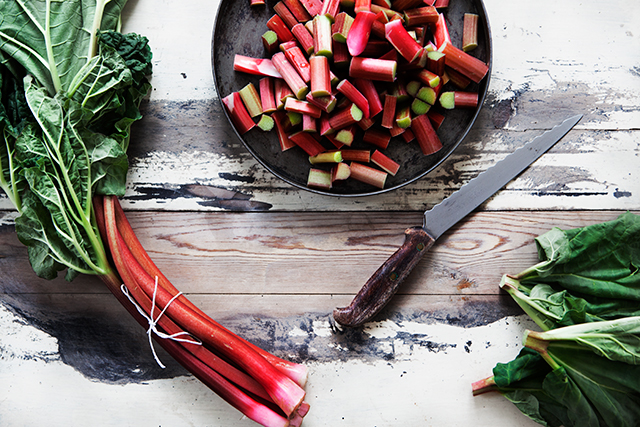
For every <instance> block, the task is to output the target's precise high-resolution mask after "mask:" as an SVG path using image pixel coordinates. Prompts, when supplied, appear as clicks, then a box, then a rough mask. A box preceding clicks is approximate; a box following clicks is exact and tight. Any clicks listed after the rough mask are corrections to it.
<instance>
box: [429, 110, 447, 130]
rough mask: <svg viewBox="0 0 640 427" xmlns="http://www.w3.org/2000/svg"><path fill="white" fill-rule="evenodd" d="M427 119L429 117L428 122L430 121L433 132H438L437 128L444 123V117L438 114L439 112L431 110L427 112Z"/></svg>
mask: <svg viewBox="0 0 640 427" xmlns="http://www.w3.org/2000/svg"><path fill="white" fill-rule="evenodd" d="M427 117H429V120H430V121H431V124H432V125H433V128H434V129H435V130H438V128H439V127H440V125H441V124H442V122H443V121H444V118H445V115H444V114H442V113H440V112H439V111H436V110H433V109H432V110H429V112H428V113H427Z"/></svg>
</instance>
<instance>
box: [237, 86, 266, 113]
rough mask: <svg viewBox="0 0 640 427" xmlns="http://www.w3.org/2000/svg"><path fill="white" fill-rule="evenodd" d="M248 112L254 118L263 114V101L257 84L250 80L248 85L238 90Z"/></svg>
mask: <svg viewBox="0 0 640 427" xmlns="http://www.w3.org/2000/svg"><path fill="white" fill-rule="evenodd" d="M238 93H239V94H240V97H241V98H242V102H243V103H244V106H245V107H246V108H247V112H248V113H249V115H250V116H251V117H252V118H253V117H256V116H259V115H260V114H262V112H263V111H262V102H260V94H259V93H258V90H257V89H256V87H255V85H254V84H253V83H251V82H249V83H248V84H247V85H246V86H244V87H243V88H242V89H240V90H239V91H238Z"/></svg>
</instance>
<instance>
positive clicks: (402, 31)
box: [384, 19, 422, 62]
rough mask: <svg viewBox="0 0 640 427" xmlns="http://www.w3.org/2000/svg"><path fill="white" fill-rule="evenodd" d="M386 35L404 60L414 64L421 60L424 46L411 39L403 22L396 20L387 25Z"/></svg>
mask: <svg viewBox="0 0 640 427" xmlns="http://www.w3.org/2000/svg"><path fill="white" fill-rule="evenodd" d="M384 34H385V38H386V39H387V40H388V41H389V43H391V45H392V46H393V47H394V48H395V49H396V50H397V51H398V53H400V55H402V57H403V58H404V59H406V60H407V61H409V62H413V61H415V60H417V59H418V58H419V56H420V53H421V50H422V46H420V45H419V44H418V42H417V41H416V40H415V39H414V38H413V37H411V35H410V34H409V33H408V32H407V30H406V28H405V27H404V25H403V22H402V21H401V20H399V19H396V20H393V21H390V22H388V23H386V24H385V26H384Z"/></svg>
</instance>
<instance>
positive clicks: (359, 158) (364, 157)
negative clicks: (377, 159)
mask: <svg viewBox="0 0 640 427" xmlns="http://www.w3.org/2000/svg"><path fill="white" fill-rule="evenodd" d="M342 160H344V161H345V162H358V163H369V161H370V160H371V152H370V151H369V150H362V149H354V150H342Z"/></svg>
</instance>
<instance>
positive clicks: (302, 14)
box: [282, 0, 311, 22]
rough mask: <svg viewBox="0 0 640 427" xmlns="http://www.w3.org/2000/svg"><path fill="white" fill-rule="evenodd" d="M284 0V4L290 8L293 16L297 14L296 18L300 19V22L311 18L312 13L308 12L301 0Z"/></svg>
mask: <svg viewBox="0 0 640 427" xmlns="http://www.w3.org/2000/svg"><path fill="white" fill-rule="evenodd" d="M282 1H284V4H286V5H287V7H288V8H289V10H290V11H291V13H292V14H293V16H295V17H296V19H297V20H298V22H307V21H308V20H309V19H311V14H309V12H307V10H306V9H305V8H304V6H303V5H302V3H301V2H300V0H282Z"/></svg>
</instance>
